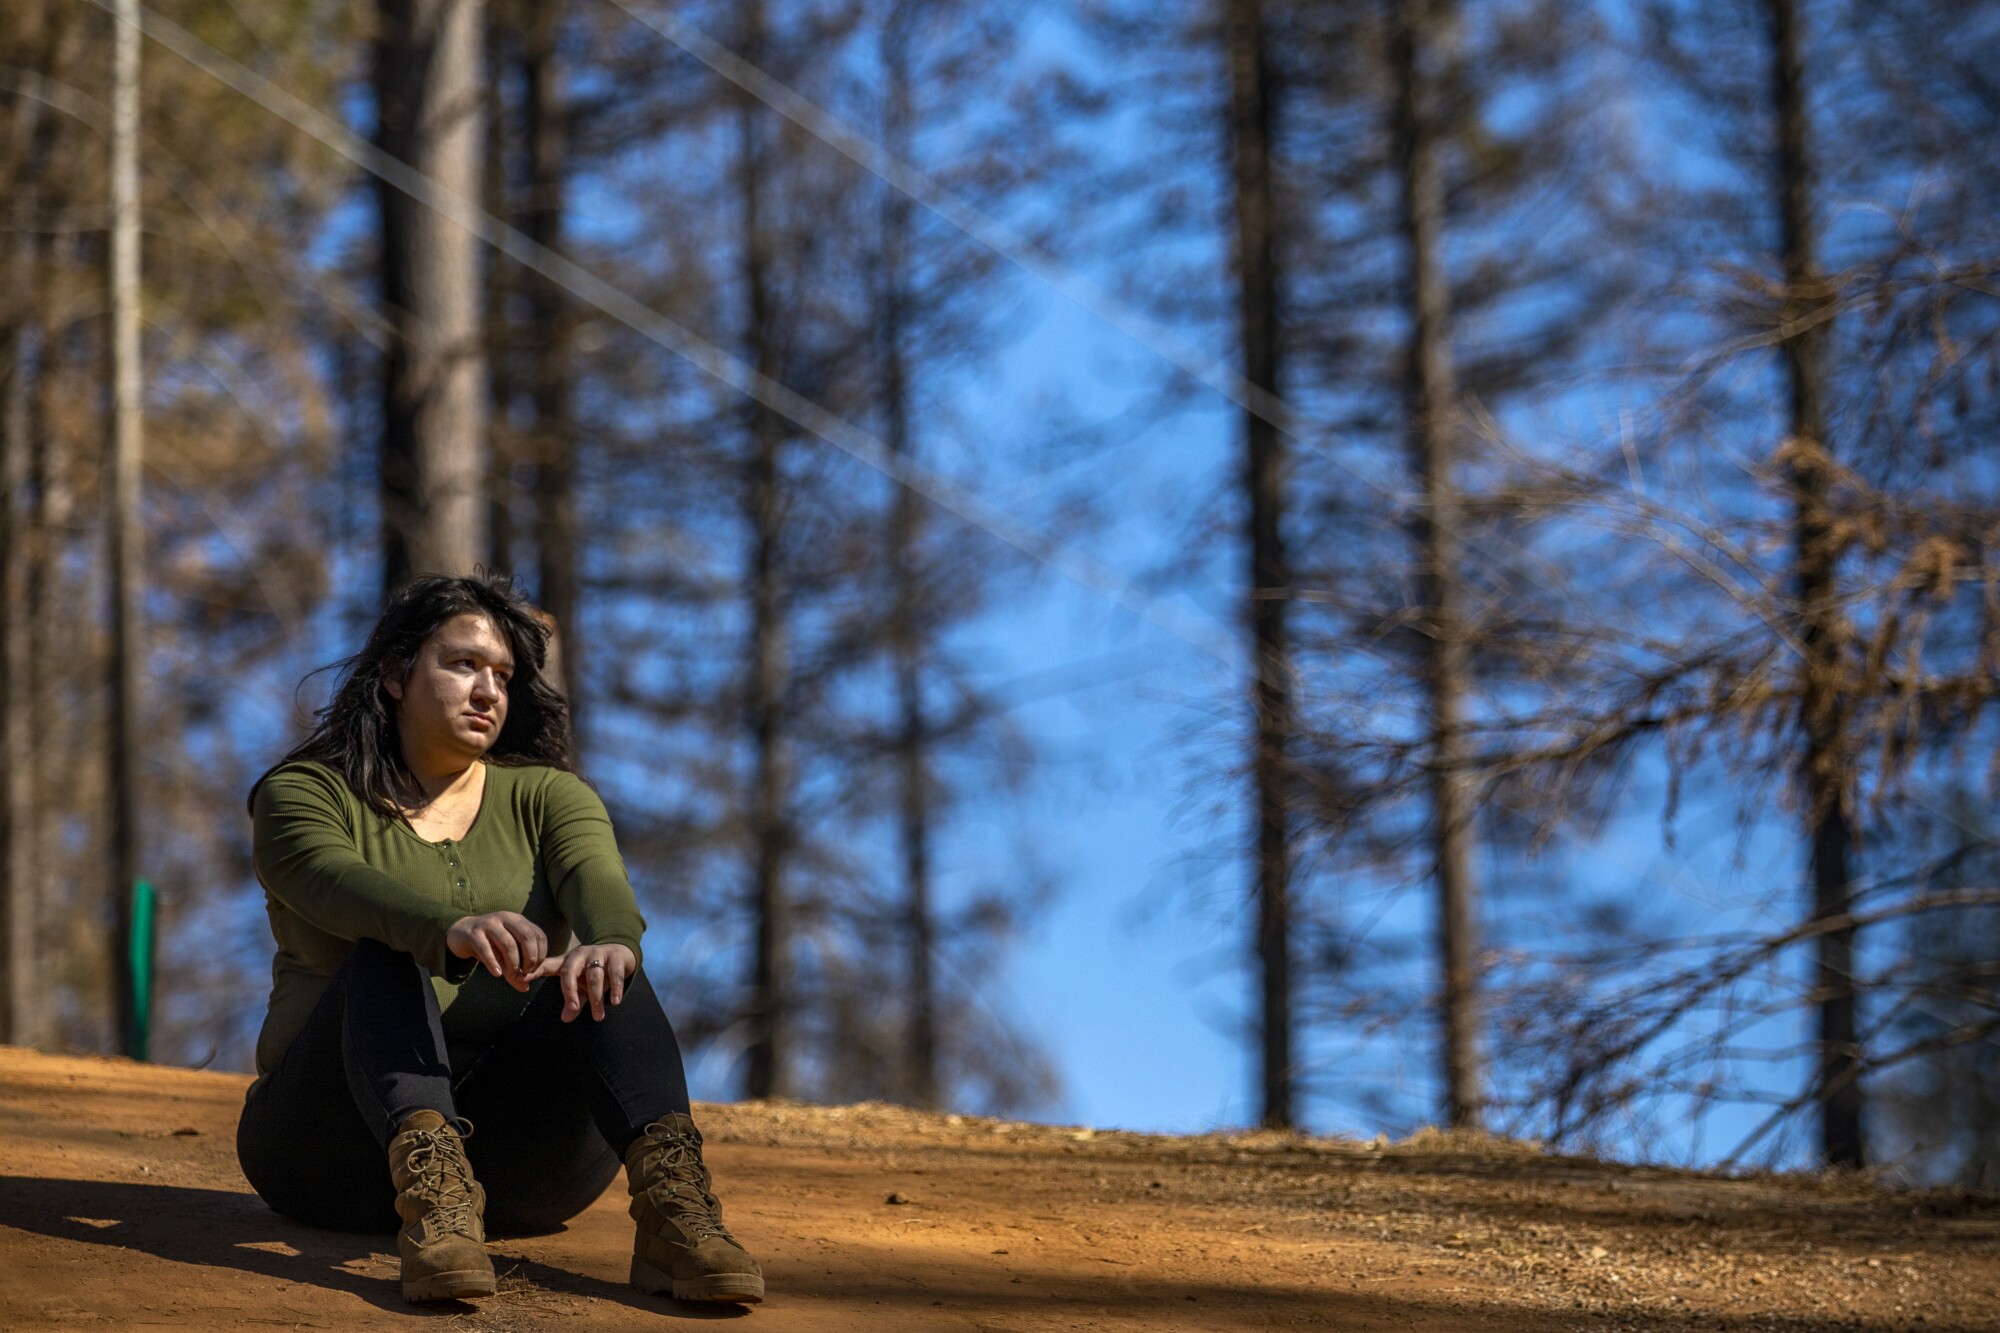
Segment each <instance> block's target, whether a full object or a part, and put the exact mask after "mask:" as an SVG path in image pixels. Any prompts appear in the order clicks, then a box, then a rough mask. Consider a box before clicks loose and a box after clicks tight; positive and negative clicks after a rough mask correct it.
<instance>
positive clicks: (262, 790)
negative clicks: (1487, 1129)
mask: <svg viewBox="0 0 2000 1333" xmlns="http://www.w3.org/2000/svg"><path fill="white" fill-rule="evenodd" d="M338 780H339V779H337V778H334V777H332V776H331V775H328V774H323V773H320V772H318V771H316V770H314V769H310V768H304V767H296V768H285V769H281V770H280V771H278V772H276V773H273V774H271V775H270V776H269V777H268V778H266V779H264V784H263V785H262V786H261V787H259V788H258V789H257V801H256V805H255V807H254V808H253V810H252V812H251V825H252V845H253V854H254V859H255V861H256V866H257V875H258V878H260V879H261V880H262V881H263V882H264V887H265V888H266V889H268V890H269V891H270V893H271V896H272V897H274V898H276V899H277V900H278V901H279V902H281V903H283V904H284V905H285V906H286V907H288V908H290V909H291V910H292V911H294V912H296V913H298V914H299V916H300V917H301V918H303V919H304V920H305V921H306V922H307V923H308V924H310V925H313V926H316V927H317V928H319V929H320V930H323V931H325V932H327V934H329V935H333V936H335V937H337V938H339V939H344V940H362V939H369V940H380V941H381V942H382V943H384V944H386V945H388V946H389V947H390V948H392V949H399V950H401V951H403V952H404V953H407V954H409V955H410V956H411V957H413V958H415V959H416V960H417V961H418V962H419V963H421V964H423V965H424V966H425V967H427V968H429V969H430V970H431V971H432V972H433V973H435V974H437V975H440V976H444V977H446V978H447V979H448V980H453V981H459V980H463V979H464V978H465V977H466V976H467V975H469V974H470V972H471V970H472V965H473V962H474V960H472V959H469V958H466V959H461V958H456V957H453V956H452V953H451V951H450V950H449V949H447V948H446V945H445V936H446V934H447V932H448V931H449V930H450V929H451V926H452V923H453V922H455V921H457V920H458V919H459V918H460V917H462V916H464V915H465V914H464V912H463V911H462V910H460V909H459V908H456V907H454V906H453V905H452V904H450V903H448V902H442V901H439V900H438V899H436V898H430V897H426V896H425V895H423V894H421V893H418V892H416V891H415V890H414V889H411V888H409V887H408V886H407V885H405V884H403V883H402V882H401V881H399V880H397V879H395V878H394V877H393V876H390V875H386V874H384V873H382V872H381V871H379V870H377V869H375V867H373V866H371V865H369V864H368V863H367V862H366V861H364V860H362V859H361V853H360V852H359V851H357V850H356V848H355V845H354V838H353V835H352V834H351V833H350V832H349V831H348V827H347V818H346V814H345V811H346V809H347V802H346V801H345V800H344V799H343V797H342V795H341V794H340V793H339V792H336V791H335V790H334V789H333V788H332V787H331V786H330V783H332V782H336V781H338Z"/></svg>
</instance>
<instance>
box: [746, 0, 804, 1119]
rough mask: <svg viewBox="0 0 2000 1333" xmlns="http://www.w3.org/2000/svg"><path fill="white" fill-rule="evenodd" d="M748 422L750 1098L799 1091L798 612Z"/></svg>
mask: <svg viewBox="0 0 2000 1333" xmlns="http://www.w3.org/2000/svg"><path fill="white" fill-rule="evenodd" d="M743 24H744V32H745V37H744V41H743V45H742V50H743V54H744V58H745V59H747V60H750V61H752V62H753V63H756V62H760V61H761V59H762V50H763V44H764V7H763V5H762V3H761V0H752V2H751V3H749V4H746V5H745V6H744V8H743ZM762 119H763V117H762V115H761V113H760V111H759V109H758V107H757V104H756V102H755V101H754V100H753V99H752V98H751V97H750V96H749V95H748V94H744V95H742V96H741V97H739V99H738V104H737V125H738V132H739V134H740V136H741V158H740V160H739V162H738V164H737V189H738V196H739V201H738V202H739V207H740V208H741V210H742V218H741V222H742V226H743V244H742V274H741V279H742V284H743V298H744V306H745V310H744V316H745V318H744V343H745V346H744V352H745V360H747V361H749V362H750V364H752V365H753V366H755V367H756V368H757V371H758V373H759V374H761V375H764V376H766V377H768V378H771V379H777V378H779V365H778V349H777V332H778V331H777V329H776V327H775V325H774V324H773V322H772V311H771V293H770V243H769V237H768V236H767V234H766V232H765V224H764V217H763V211H764V201H763V190H764V167H765V163H764V157H763V148H762V145H761V143H760V135H759V134H758V127H759V125H760V123H761V121H762ZM747 411H748V413H749V435H750V455H749V458H748V460H747V464H746V466H745V468H744V478H743V504H744V511H745V517H746V518H747V519H748V521H749V526H750V552H749V561H748V570H747V575H748V579H749V595H750V643H749V652H748V660H747V662H746V663H745V669H746V671H747V672H748V674H749V679H748V682H747V683H748V685H749V689H748V690H747V691H746V699H745V708H744V712H745V721H746V723H747V724H748V729H749V733H750V735H749V738H750V747H751V791H750V829H749V832H750V855H751V863H752V870H751V875H752V890H751V893H752V901H753V903H754V910H755V912H756V930H757V940H756V947H755V951H754V955H753V957H752V961H751V978H750V991H751V998H750V1008H751V1012H750V1047H749V1057H750V1062H749V1070H748V1077H747V1080H746V1084H745V1091H746V1092H747V1093H748V1095H749V1096H752V1097H783V1096H788V1095H790V1092H791V1074H792V1071H791V1060H790V1038H791V1023H792V1009H793V1004H792V1000H793V997H792V959H791V949H792V938H791V936H792V931H791V902H790V898H789V895H788V893H787V886H786V883H785V874H786V870H787V868H788V863H789V861H790V854H791V841H792V826H791V785H792V758H791V737H790V729H789V725H788V724H789V721H790V719H789V718H788V717H787V715H786V714H787V708H786V705H787V695H788V693H789V685H790V669H791V663H790V632H789V631H790V615H789V612H790V607H789V604H788V598H787V595H786V592H787V590H786V587H785V575H784V567H783V559H784V553H783V536H784V494H783V491H782V486H783V473H782V471H781V470H780V466H779V464H780V457H781V454H782V453H783V450H784V443H785V424H784V422H783V421H781V420H780V419H779V418H778V416H777V414H776V413H775V412H773V411H771V410H770V409H769V408H768V407H766V406H764V405H763V404H762V403H759V402H755V401H752V402H751V403H750V404H749V405H748V408H747Z"/></svg>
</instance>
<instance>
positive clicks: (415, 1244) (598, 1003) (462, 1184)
mask: <svg viewBox="0 0 2000 1333" xmlns="http://www.w3.org/2000/svg"><path fill="white" fill-rule="evenodd" d="M547 652H548V632H547V630H546V629H545V628H544V623H543V620H542V617H541V615H540V613H539V612H537V611H536V610H535V608H533V607H532V606H530V605H529V604H528V603H527V602H526V601H525V600H524V599H523V598H522V597H521V596H520V595H519V594H518V593H517V592H515V591H514V589H513V587H512V586H511V585H510V584H508V583H507V582H506V581H504V580H500V579H484V578H441V577H431V578H422V579H418V580H417V581H416V582H414V583H412V584H410V585H409V586H408V587H406V588H405V589H403V591H402V592H400V593H398V594H397V595H396V597H395V598H394V599H393V600H392V601H391V603H390V605H389V608H388V609H387V610H386V611H384V612H383V614H382V618H381V620H380V621H378V622H377V623H376V625H375V629H374V632H373V633H372V634H370V635H369V638H368V643H367V646H366V647H364V648H363V649H362V650H361V652H360V653H359V654H358V655H356V656H355V657H353V658H350V659H349V660H348V661H347V662H345V663H344V664H343V666H342V671H341V675H340V678H339V683H338V685H337V687H336V689H335V692H334V696H333V701H332V702H331V703H330V704H328V705H327V707H326V708H324V709H323V710H321V712H320V714H319V723H318V726H317V727H316V728H315V730H314V731H313V733H312V735H311V736H310V737H308V738H307V739H306V740H305V742H304V743H303V744H301V745H299V746H298V748H296V749H294V750H293V751H292V752H291V753H290V754H289V755H287V756H285V758H284V760H283V761H282V762H280V763H279V764H278V765H277V766H276V767H275V768H273V769H271V771H270V772H268V773H266V774H265V775H264V776H263V778H261V779H260V780H259V781H258V783H257V785H256V787H254V788H253V789H252V790H251V793H250V811H251V816H252V819H253V821H254V826H255V846H256V857H255V860H256V867H257V877H258V879H259V880H260V881H261V882H262V883H263V886H264V892H265V898H266V907H267V909H268V911H269V913H270V919H271V932H272V934H273V935H275V936H276V937H277V944H278V951H277V958H276V961H275V963H274V964H273V966H272V982H273V984H272V988H271V1005H270V1011H269V1013H268V1014H267V1016H266V1017H265V1020H264V1027H263V1031H262V1033H261V1035H260V1036H259V1037H258V1040H257V1071H258V1078H257V1080H256V1082H255V1083H253V1084H251V1086H250V1093H249V1097H248V1099H247V1100H246V1101H245V1103H244V1107H243V1118H242V1120H241V1122H240V1123H239V1125H238V1128H237V1140H236V1145H237V1156H238V1159H239V1160H240V1161H241V1162H242V1165H243V1174H244V1175H245V1176H246V1177H248V1178H249V1181H250V1184H251V1185H252V1186H253V1187H254V1188H255V1189H256V1191H257V1193H258V1194H259V1195H261V1196H262V1197H263V1199H264V1201H265V1202H266V1203H268V1204H270V1205H271V1207H272V1208H274V1209H276V1210H277V1211H278V1212H280V1213H283V1214H285V1215H287V1216H289V1217H293V1218H297V1219H298V1220H300V1221H303V1222H307V1223H311V1224H313V1225H316V1226H325V1227H334V1228H339V1229H341V1230H348V1231H367V1230H380V1231H388V1230H393V1229H395V1228H396V1227H397V1225H398V1223H397V1219H398V1218H399V1217H400V1219H401V1230H400V1233H399V1235H398V1237H397V1245H398V1248H399V1250H400V1251H401V1253H402V1260H403V1265H402V1280H403V1295H404V1297H405V1298H406V1299H409V1300H412V1301H423V1300H443V1299H449V1298H459V1297H467V1296H484V1295H491V1294H492V1293H493V1290H494V1278H493V1264H492V1261H491V1260H490V1259H488V1258H487V1255H486V1248H485V1238H486V1228H487V1226H488V1225H489V1224H490V1225H492V1226H493V1228H494V1229H495V1230H506V1231H514V1232H532V1231H548V1230H552V1229H554V1228H555V1227H557V1226H559V1225H560V1224H561V1223H562V1222H563V1221H564V1220H566V1219H567V1218H570V1217H573V1216H575V1215H576V1214H577V1213H579V1212H581V1211H582V1210H583V1209H584V1208H586V1207H588V1206H589V1204H590V1203H591V1202H592V1201H593V1200H595V1199H596V1198H597V1197H598V1196H599V1195H600V1194H602V1193H603V1191H604V1189H605V1188H606V1186H608V1185H609V1184H610V1183H611V1180H612V1177H613V1176H614V1175H616V1173H617V1169H618V1165H619V1163H620V1162H621V1161H622V1162H623V1164H624V1167H625V1171H626V1175H627V1178H628V1185H629V1188H630V1191H631V1195H632V1205H631V1211H632V1216H633V1218H634V1219H635V1220H636V1221H637V1223H638V1235H637V1237H636V1239H635V1241H634V1244H633V1256H632V1275H631V1280H632V1282H633V1284H634V1285H635V1286H638V1287H640V1288H641V1289H643V1290H645V1291H648V1292H654V1293H665V1292H671V1293H672V1294H673V1295H674V1296H676V1297H679V1298H681V1299H684V1300H710V1301H757V1300H761V1299H762V1298H763V1294H764V1280H763V1277H762V1275H761V1273H760V1271H759V1269H758V1267H757V1264H756V1261H755V1260H753V1259H752V1258H751V1257H750V1256H749V1255H748V1254H746V1253H745V1252H744V1251H743V1249H742V1248H741V1247H740V1246H738V1245H737V1243H736V1241H735V1239H734V1238H733V1237H732V1236H731V1235H730V1234H729V1232H728V1231H727V1230H726V1229H725V1228H724V1227H723V1224H722V1210H721V1205H720V1204H718V1203H717V1202H716V1198H715V1195H714V1193H713V1192H712V1190H711V1184H710V1178H709V1173H708V1169H707V1168H706V1167H705V1166H704V1165H703V1164H702V1160H701V1135H700V1134H699V1133H698V1132H697V1131H696V1130H695V1126H694V1122H693V1120H691V1119H690V1118H689V1114H688V1092H687V1080H686V1075H685V1074H684V1072H683V1070H682V1067H681V1055H680V1048H679V1046H678V1045H677V1044H676V1043H675V1041H674V1033H673V1029H672V1028H671V1027H669V1026H668V1023H667V1017H666V1014H665V1013H664V1012H663V1011H662V1010H661V1008H660V1002H659V999H658V998H657V997H656V996H655V995H654V993H653V989H652V987H651V986H650V985H649V984H648V983H647V981H646V974H645V973H644V972H642V971H641V970H640V969H639V937H640V934H641V933H642V932H643V930H644V929H645V923H644V921H642V920H641V919H640V916H639V909H638V904H637V903H636V901H635V900H634V898H633V895H632V886H631V883H630V882H629V881H628V880H627V879H626V876H625V867H624V864H623V862H621V861H620V859H619V856H618V848H617V844H616V842H615V841H614V839H613V836H612V831H611V821H610V819H609V818H608V817H607V816H606V814H605V811H604V805H603V802H601V801H600V800H598V798H597V795H596V793H595V792H593V791H592V790H591V789H590V787H589V786H587V785H586V784H585V783H584V781H583V780H582V779H581V778H580V777H578V776H577V774H576V767H575V762H574V759H573V758H572V747H571V741H570V730H569V708H568V705H567V703H566V702H565V701H564V699H563V696H562V695H561V694H560V693H559V692H558V691H557V690H556V689H555V688H553V687H552V686H551V684H550V683H549V681H548V680H547V679H546V677H545V676H544V674H543V672H544V667H545V658H546V654H547ZM572 935H574V940H572ZM579 1018H582V1019H584V1021H581V1022H579V1021H577V1020H578V1019H579ZM461 1125H462V1126H464V1128H463V1129H460V1128H458V1126H461ZM474 1125H476V1126H477V1127H478V1133H477V1134H474V1133H473V1132H472V1126H474Z"/></svg>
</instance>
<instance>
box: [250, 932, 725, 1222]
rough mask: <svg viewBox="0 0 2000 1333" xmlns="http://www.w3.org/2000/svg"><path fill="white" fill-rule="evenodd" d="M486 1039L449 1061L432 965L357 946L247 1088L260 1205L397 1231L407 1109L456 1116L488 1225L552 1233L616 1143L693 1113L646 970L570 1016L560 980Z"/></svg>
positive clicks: (305, 1217) (595, 1185)
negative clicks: (620, 996) (400, 1141)
mask: <svg viewBox="0 0 2000 1333" xmlns="http://www.w3.org/2000/svg"><path fill="white" fill-rule="evenodd" d="M521 1000H522V1008H521V1012H520V1014H519V1015H518V1016H517V1017H516V1018H515V1019H514V1021H513V1023H512V1024H510V1025H509V1026H508V1027H507V1028H506V1030H505V1031H503V1032H502V1033H501V1034H500V1036H499V1037H498V1039H497V1040H495V1041H494V1042H493V1043H492V1045H490V1046H488V1047H486V1048H485V1049H484V1050H482V1051H478V1052H476V1053H474V1054H473V1055H471V1056H470V1057H469V1058H467V1057H465V1056H463V1055H461V1058H460V1060H459V1062H458V1064H457V1065H454V1063H453V1061H452V1060H451V1058H450V1056H449V1055H447V1053H446V1051H447V1048H446V1045H445V1040H444V1030H443V1025H442V1023H441V1022H440V1020H439V1015H438V1004H437V996H436V994H435V993H434V992H433V991H432V990H431V979H430V973H428V972H427V971H425V970H424V969H423V968H422V967H421V966H419V965H418V964H417V962H416V960H415V959H413V958H411V957H410V955H408V954H406V953H399V952H397V951H396V950H393V949H391V948H389V947H388V946H387V945H385V944H381V943H378V942H376V941H374V940H363V941H361V942H360V943H359V944H357V945H355V946H354V952H353V953H352V954H351V955H350V956H349V957H348V959H347V961H346V962H345V963H344V964H342V966H341V969H340V971H339V973H338V974H337V975H336V976H335V977H334V979H333V981H332V983H331V984H330V985H329V986H328V987H327V989H326V993H325V994H324V995H323V996H321V997H320V1001H319V1004H318V1005H317V1006H316V1007H315V1008H314V1009H313V1012H312V1016H311V1017H310V1018H309V1019H308V1020H307V1021H306V1025H305V1027H304V1028H303V1029H302V1030H301V1031H300V1032H299V1035H298V1036H297V1037H295V1038H293V1039H292V1044H291V1045H290V1046H289V1047H287V1048H286V1049H285V1054H284V1057H283V1058H282V1059H281V1060H280V1061H279V1062H278V1067H277V1068H276V1069H274V1070H272V1071H271V1074H270V1076H269V1077H267V1078H264V1079H262V1080H260V1081H258V1082H257V1083H255V1084H253V1085H252V1087H251V1090H250V1095H249V1097H248V1098H247V1099H246V1100H245V1102H244V1105H243V1117H242V1119H241V1120H239V1121H238V1122H237V1126H236V1157H237V1160H238V1161H239V1162H240V1163H241V1164H242V1166H243V1174H244V1176H246V1177H247V1178H248V1179H249V1181H250V1184H251V1187H252V1188H254V1189H255V1190H256V1191H257V1193H258V1194H259V1195H260V1196H261V1197H262V1198H263V1200H264V1202H266V1203H268V1204H269V1205H271V1207H272V1208H273V1209H274V1210H276V1211H277V1212H280V1213H283V1214H285V1215H286V1216H288V1217H294V1218H297V1219H298V1220H300V1221H302V1222H306V1223H310V1224H311V1225H314V1226H323V1227H330V1228H334V1229H337V1230H341V1231H394V1230H396V1228H397V1226H398V1225H399V1222H398V1219H397V1217H396V1210H395V1197H396V1196H395V1190H394V1188H393V1187H392V1186H391V1184H390V1181H389V1166H388V1161H387V1157H386V1155H385V1154H386V1148H387V1145H388V1142H389V1139H390V1137H391V1136H392V1135H393V1134H394V1133H395V1127H396V1126H397V1125H399V1124H401V1123H402V1121H403V1119H404V1118H405V1117H406V1116H408V1115H409V1114H410V1113H411V1112H413V1111H421V1110H431V1111H436V1112H438V1113H439V1114H440V1115H445V1116H464V1117H465V1118H466V1119H468V1120H470V1121H471V1122H472V1125H473V1128H474V1131H475V1132H474V1133H473V1135H472V1136H471V1137H470V1138H469V1139H467V1140H466V1143H465V1146H466V1153H467V1155H468V1156H469V1157H470V1158H471V1160H472V1171H473V1175H474V1176H475V1177H476V1178H477V1179H478V1181H479V1183H480V1184H481V1185H483V1186H485V1188H486V1224H487V1229H488V1230H489V1231H492V1232H495V1233H506V1232H513V1233H524V1232H542V1231H551V1230H554V1229H555V1228H556V1227H558V1226H560V1225H561V1224H562V1223H563V1222H565V1221H567V1220H568V1219H569V1218H572V1217H574V1216H576V1215H577V1214H578V1213H580V1212H582V1211H583V1210H584V1209H585V1208H587V1207H589V1206H590V1204H591V1203H592V1202H593V1201H594V1200H596V1198H597V1197H598V1195H600V1194H602V1193H603V1192H604V1190H605V1187H606V1186H608V1185H609V1184H610V1183H611V1181H612V1178H613V1177H614V1176H616V1175H617V1174H618V1167H619V1165H620V1164H621V1162H622V1161H623V1159H624V1153H625V1149H626V1148H627V1147H628V1146H630V1144H631V1143H632V1142H633V1141H634V1140H635V1139H637V1138H638V1137H639V1136H640V1134H641V1133H643V1132H644V1130H645V1127H646V1126H647V1125H649V1124H651V1123H652V1122H653V1121H655V1120H657V1119H659V1118H660V1117H661V1116H664V1115H666V1114H667V1113H668V1112H670V1111H680V1112H683V1113H685V1112H686V1111H687V1110H688V1092H687V1076H686V1073H685V1072H684V1071H683V1069H682V1067H681V1053H680V1046H679V1044H678V1043H677V1042H676V1041H675V1040H674V1031H673V1028H672V1027H671V1026H670V1025H669V1024H668V1022H667V1016H666V1013H665V1012H664V1011H663V1010H662V1009H661V1008H660V1001H659V997H658V996H656V995H655V994H654V993H653V988H652V986H651V985H650V984H648V982H647V981H646V977H645V974H644V973H643V972H641V973H636V974H634V975H633V977H632V979H631V980H630V981H629V982H627V983H626V986H625V999H624V1002H623V1003H621V1004H618V1005H615V1006H613V1005H609V1004H607V1005H606V1006H605V1010H604V1018H603V1019H602V1020H597V1019H593V1018H591V1016H590V1010H589V1008H588V1006H586V1007H585V1009H584V1011H583V1012H582V1013H581V1014H579V1015H577V1017H576V1019H575V1020H574V1021H572V1022H569V1023H564V1022H563V1021H562V1019H561V1013H562V991H561V988H560V987H559V986H558V985H557V984H556V983H555V981H554V980H552V979H551V980H544V981H540V982H537V983H535V985H534V987H533V988H532V989H531V990H530V992H529V993H528V994H527V995H524V996H522V997H521Z"/></svg>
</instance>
